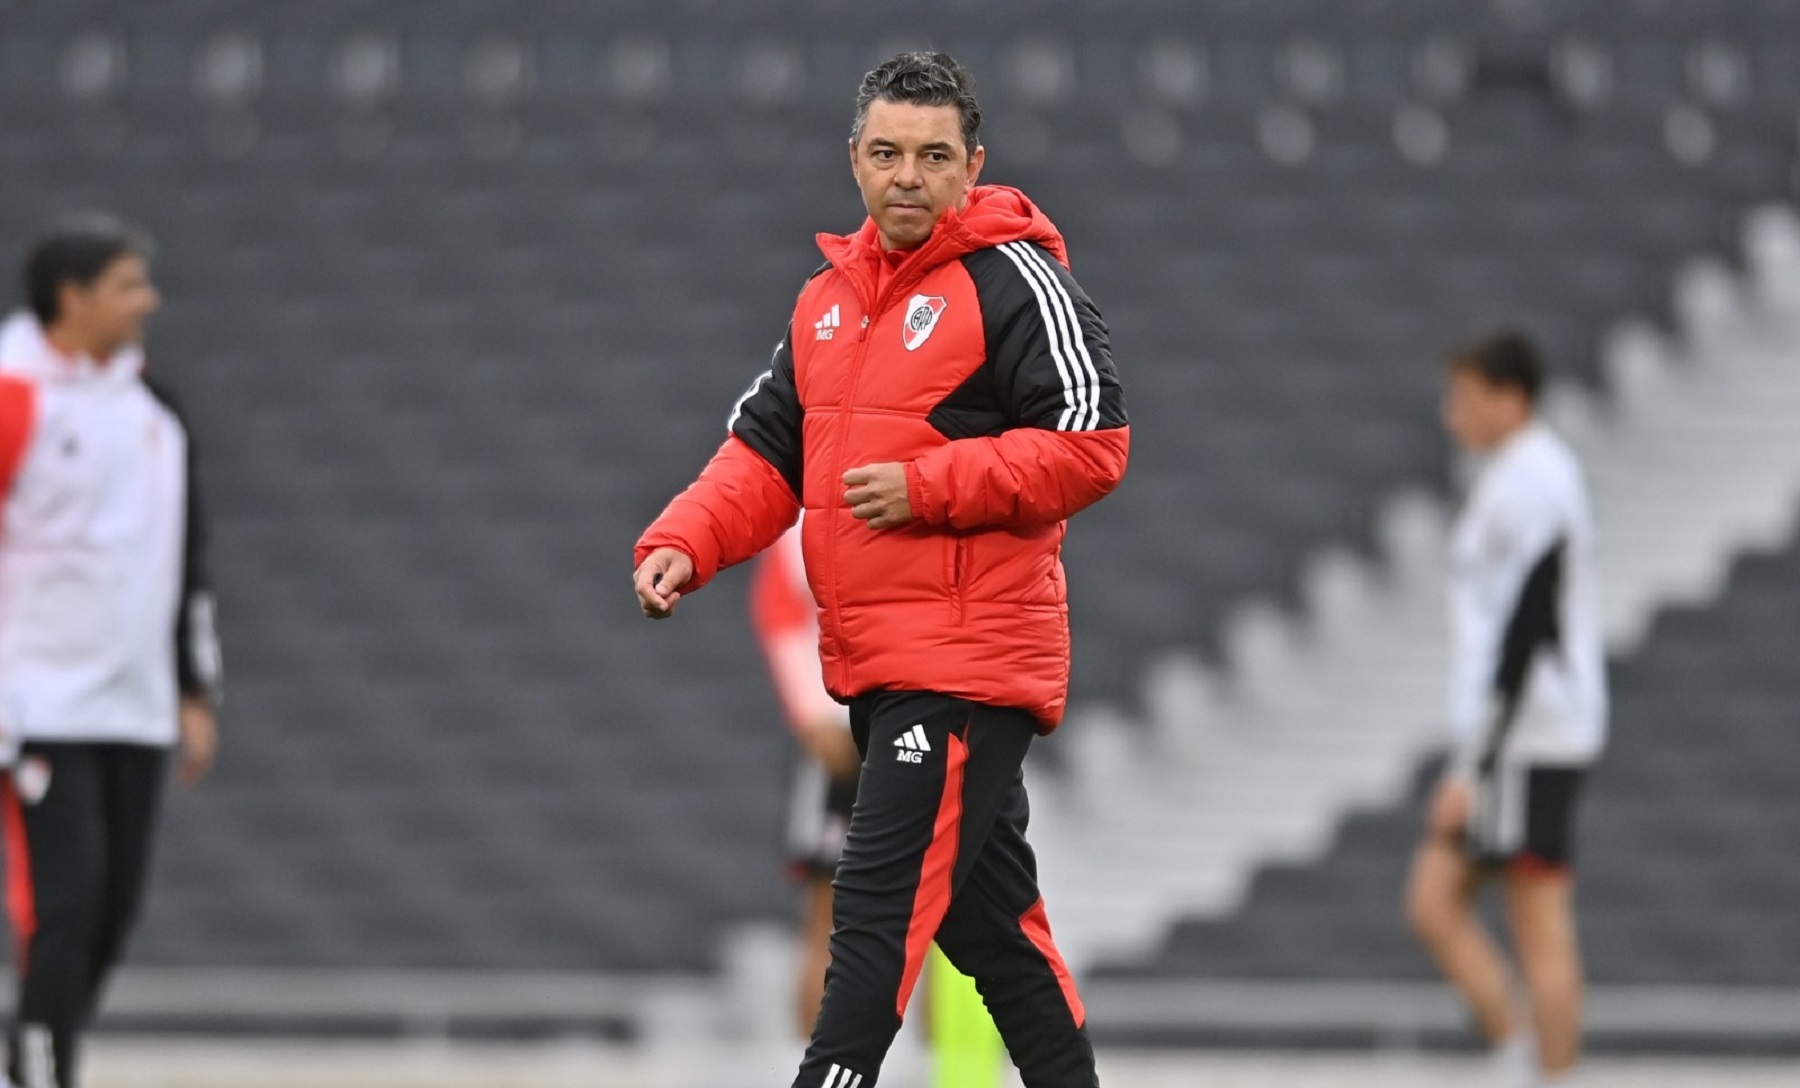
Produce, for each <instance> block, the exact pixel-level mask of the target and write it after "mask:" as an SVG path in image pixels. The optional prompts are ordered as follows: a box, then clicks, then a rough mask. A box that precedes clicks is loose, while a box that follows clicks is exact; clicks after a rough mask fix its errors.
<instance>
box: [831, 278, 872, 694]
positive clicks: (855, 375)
mask: <svg viewBox="0 0 1800 1088" xmlns="http://www.w3.org/2000/svg"><path fill="white" fill-rule="evenodd" d="M857 301H859V302H863V304H864V306H867V305H868V303H867V302H865V301H864V300H862V299H860V298H859V299H858V300H857ZM872 320H873V315H872V314H867V313H865V314H863V319H862V324H861V325H860V326H858V327H857V330H856V350H855V351H854V352H852V353H851V355H850V380H849V382H848V384H846V385H845V387H844V410H843V411H842V412H840V413H839V414H838V463H837V466H836V471H837V476H836V477H835V482H834V486H837V487H838V488H840V489H841V488H842V487H843V479H844V473H845V472H847V471H848V470H849V469H850V468H851V465H850V464H849V458H848V456H847V455H846V451H847V450H848V449H849V448H850V417H851V415H852V413H854V412H855V405H856V387H857V385H858V383H859V382H861V380H862V368H863V362H864V360H866V359H867V358H868V357H869V325H870V323H871V322H872ZM842 494H843V492H842V490H840V491H839V495H840V496H841V495H842ZM835 521H836V519H835V518H834V519H833V522H834V523H835ZM837 541H838V534H837V529H836V526H835V524H834V525H833V527H832V531H831V532H830V534H829V535H828V536H827V537H826V547H827V548H828V549H829V555H830V559H829V565H830V570H831V598H832V600H831V604H832V612H833V613H834V614H835V622H834V623H833V624H832V626H833V627H834V628H835V629H836V630H835V632H834V633H835V636H836V639H837V646H838V661H839V662H840V663H841V665H842V668H843V670H844V686H845V687H846V688H850V687H854V686H855V685H854V684H853V683H852V682H851V673H852V671H853V668H852V665H851V660H850V650H849V640H848V639H847V638H845V637H844V600H843V593H842V591H841V590H840V589H839V588H838V585H839V582H838V555H837V550H838V548H837Z"/></svg>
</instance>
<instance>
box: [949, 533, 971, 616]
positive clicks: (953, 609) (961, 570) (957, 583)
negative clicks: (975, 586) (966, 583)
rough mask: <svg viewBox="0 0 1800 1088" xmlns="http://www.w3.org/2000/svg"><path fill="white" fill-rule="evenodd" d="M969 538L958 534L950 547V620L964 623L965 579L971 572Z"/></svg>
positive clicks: (953, 538) (952, 539)
mask: <svg viewBox="0 0 1800 1088" xmlns="http://www.w3.org/2000/svg"><path fill="white" fill-rule="evenodd" d="M968 547H969V538H968V537H965V536H956V537H952V538H951V549H950V622H951V623H954V624H956V625H957V626H959V627H960V626H961V625H962V621H963V605H964V602H965V597H966V594H964V592H963V579H964V578H966V577H967V576H968V573H969V553H968Z"/></svg>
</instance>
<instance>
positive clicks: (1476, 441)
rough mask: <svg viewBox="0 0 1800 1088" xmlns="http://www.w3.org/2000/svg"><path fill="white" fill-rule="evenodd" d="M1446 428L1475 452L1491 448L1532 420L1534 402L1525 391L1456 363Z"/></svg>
mask: <svg viewBox="0 0 1800 1088" xmlns="http://www.w3.org/2000/svg"><path fill="white" fill-rule="evenodd" d="M1443 413H1444V429H1445V430H1446V431H1448V432H1450V437H1451V438H1453V439H1455V440H1456V444H1457V445H1459V446H1461V447H1462V448H1463V449H1465V450H1468V451H1470V452H1471V453H1482V452H1485V451H1487V450H1491V449H1493V448H1494V447H1496V446H1498V445H1500V443H1502V442H1504V441H1506V438H1507V436H1508V435H1511V434H1512V433H1513V431H1515V430H1517V429H1518V428H1519V427H1521V426H1523V425H1524V424H1525V423H1527V422H1529V421H1530V419H1531V402H1530V401H1529V400H1528V399H1527V398H1526V396H1525V394H1524V392H1523V391H1522V390H1519V389H1515V388H1513V387H1511V386H1508V385H1495V384H1493V383H1492V382H1489V381H1488V380H1487V379H1486V378H1484V377H1482V376H1481V375H1480V374H1478V373H1476V372H1475V371H1473V370H1468V369H1465V368H1462V367H1452V368H1451V370H1450V376H1449V380H1448V382H1447V384H1446V385H1445V387H1444V405H1443Z"/></svg>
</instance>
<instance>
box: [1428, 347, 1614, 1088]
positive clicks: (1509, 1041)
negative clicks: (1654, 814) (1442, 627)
mask: <svg viewBox="0 0 1800 1088" xmlns="http://www.w3.org/2000/svg"><path fill="white" fill-rule="evenodd" d="M1543 383H1544V365H1543V362H1542V359H1541V357H1540V355H1539V353H1538V351H1537V349H1536V347H1535V346H1534V345H1533V344H1532V342H1531V341H1530V340H1528V339H1527V338H1526V337H1524V336H1522V335H1520V334H1518V333H1513V332H1503V333H1498V334H1495V335H1493V336H1490V337H1487V338H1485V339H1482V340H1479V341H1477V342H1475V343H1473V344H1470V345H1469V346H1467V347H1466V348H1463V349H1461V350H1459V351H1457V352H1456V353H1454V354H1453V355H1452V357H1451V360H1450V365H1449V376H1448V385H1447V389H1446V395H1445V400H1444V424H1445V427H1446V429H1447V430H1448V431H1449V432H1450V435H1451V437H1452V438H1453V439H1455V441H1456V443H1457V444H1458V445H1459V446H1460V447H1462V449H1463V450H1464V451H1466V452H1467V453H1468V454H1471V455H1472V456H1473V457H1474V458H1475V461H1476V472H1475V475H1474V478H1473V481H1472V486H1471V488H1470V491H1469V494H1468V497H1467V500H1466V502H1465V504H1464V506H1463V509H1462V512H1461V514H1460V516H1459V517H1458V519H1457V521H1456V525H1455V529H1454V533H1453V539H1452V542H1451V560H1450V561H1451V576H1450V621H1451V636H1452V645H1451V675H1450V717H1451V727H1452V734H1453V735H1452V748H1451V757H1450V763H1449V766H1448V769H1447V770H1446V771H1445V773H1444V776H1443V779H1442V781H1441V782H1440V783H1439V785H1438V787H1437V791H1436V794H1435V796H1434V797H1433V798H1432V802H1431V808H1430V812H1429V815H1428V817H1427V827H1426V832H1425V836H1424V840H1423V841H1422V842H1421V844H1420V846H1419V848H1418V852H1417V855H1416V856H1415V858H1414V862H1413V868H1412V874H1411V880H1410V885H1409V887H1408V894H1407V900H1408V902H1407V906H1408V913H1409V915H1410V918H1411V921H1412V925H1413V929H1414V931H1415V932H1416V933H1417V934H1418V936H1419V938H1420V939H1421V940H1422V941H1423V942H1424V944H1425V946H1426V948H1427V949H1428V950H1429V951H1430V952H1431V954H1432V956H1433V957H1434V958H1435V959H1436V960H1437V963H1438V965H1439V967H1440V968H1441V969H1442V970H1443V972H1444V974H1445V976H1446V977H1447V978H1448V979H1449V980H1450V982H1451V983H1452V984H1453V985H1455V986H1456V988H1457V989H1458V991H1460V992H1461V994H1462V996H1463V998H1464V999H1465V1000H1466V1001H1467V1002H1468V1003H1469V1006H1470V1009H1471V1011H1472V1012H1473V1014H1474V1017H1475V1021H1476V1024H1477V1026H1478V1028H1479V1029H1480V1031H1481V1032H1482V1034H1483V1035H1484V1036H1485V1037H1486V1039H1487V1041H1488V1042H1489V1043H1490V1044H1491V1045H1492V1046H1493V1047H1494V1054H1495V1065H1496V1067H1497V1073H1498V1076H1499V1079H1501V1080H1502V1081H1503V1082H1504V1083H1506V1084H1509V1085H1516V1086H1535V1085H1553V1084H1559V1083H1562V1082H1563V1080H1564V1078H1566V1077H1567V1076H1568V1074H1569V1073H1570V1071H1571V1070H1572V1069H1573V1068H1574V1066H1575V1064H1576V1061H1577V1059H1578V1057H1579V1054H1580V1049H1581V1009H1582V992H1583V979H1582V968H1581V954H1580V948H1579V945H1578V942H1577V939H1576V928H1575V918H1574V881H1573V876H1572V870H1571V865H1572V863H1573V860H1574V851H1573V847H1574V828H1575V812H1576V807H1577V800H1578V798H1579V796H1580V792H1581V787H1582V783H1583V780H1584V778H1585V775H1586V773H1587V769H1588V767H1589V766H1590V765H1591V764H1592V763H1593V761H1594V760H1595V759H1596V758H1597V757H1598V756H1599V754H1600V750H1601V747H1602V746H1603V744H1604V743H1605V739H1606V715H1607V697H1606V676H1605V649H1604V645H1603V642H1602V635H1601V630H1600V611H1599V605H1598V588H1597V576H1596V574H1595V571H1594V525H1593V516H1592V514H1591V512H1590V509H1589V505H1588V497H1587V488H1586V485H1585V484H1584V483H1583V480H1582V474H1581V468H1580V465H1579V464H1577V462H1576V459H1575V456H1574V454H1573V453H1572V452H1571V451H1570V450H1569V448H1568V446H1567V445H1565V444H1564V443H1563V441H1562V440H1561V439H1560V438H1558V437H1557V436H1556V435H1555V434H1554V433H1552V432H1551V431H1550V429H1549V428H1548V427H1546V426H1545V425H1544V424H1543V423H1542V422H1541V421H1540V420H1539V419H1538V415H1537V400H1538V394H1539V391H1540V389H1541V388H1542V386H1543ZM1490 877H1496V878H1498V881H1499V883H1500V885H1501V888H1502V891H1503V894H1504V899H1505V907H1506V910H1505V916H1506V920H1507V928H1508V930H1509V933H1510V936H1511V938H1512V945H1513V949H1514V952H1515V953H1516V960H1517V963H1516V970H1517V973H1518V975H1519V976H1520V977H1521V978H1522V981H1523V983H1524V988H1523V989H1524V998H1525V1001H1524V1007H1523V1008H1519V1007H1518V1006H1516V1005H1515V1002H1514V996H1513V995H1514V983H1513V977H1514V967H1513V966H1512V965H1509V964H1508V963H1507V961H1506V960H1505V959H1504V958H1503V957H1502V955H1501V953H1500V951H1499V949H1498V948H1497V946H1496V945H1495V943H1494V941H1493V939H1492V938H1491V937H1490V936H1489V935H1488V933H1487V932H1486V930H1485V927H1484V926H1483V925H1482V923H1481V920H1480V918H1479V916H1478V915H1477V914H1476V912H1475V903H1474V899H1475V896H1476V894H1477V892H1478V891H1479V890H1480V888H1481V886H1482V885H1483V883H1485V882H1486V880H1487V879H1488V878H1490Z"/></svg>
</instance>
